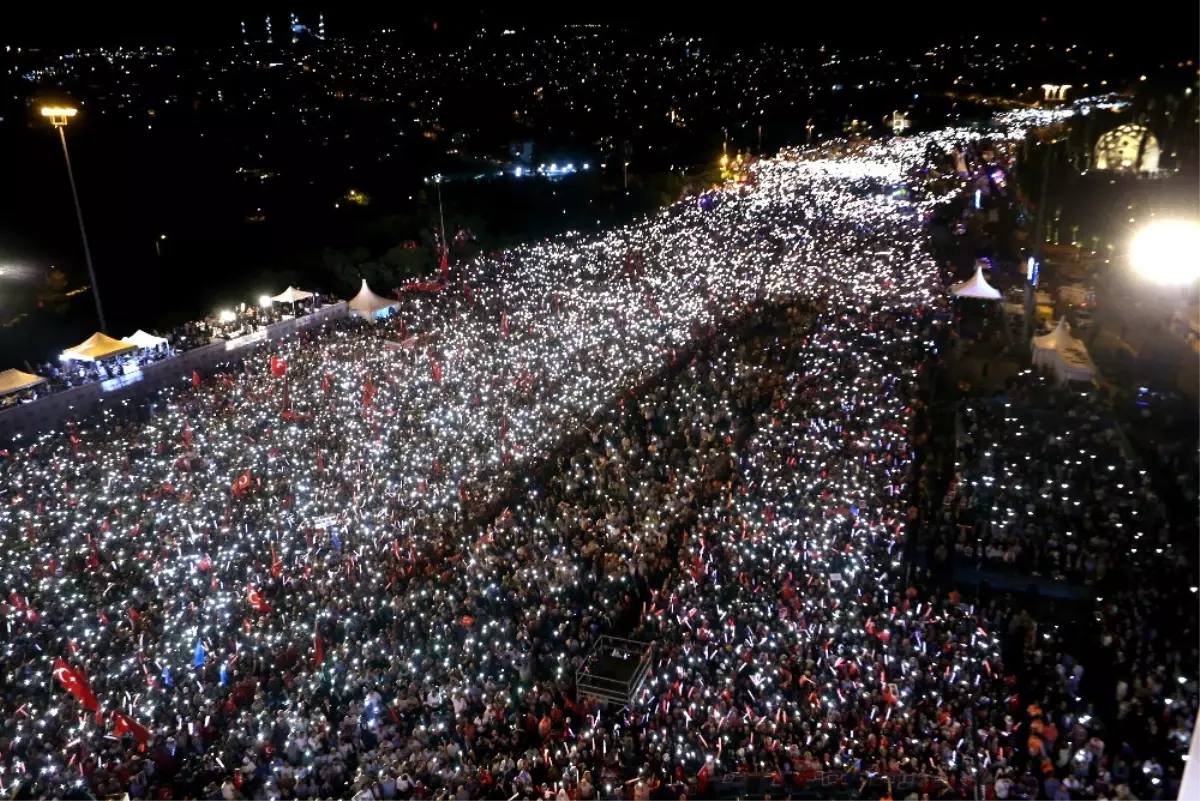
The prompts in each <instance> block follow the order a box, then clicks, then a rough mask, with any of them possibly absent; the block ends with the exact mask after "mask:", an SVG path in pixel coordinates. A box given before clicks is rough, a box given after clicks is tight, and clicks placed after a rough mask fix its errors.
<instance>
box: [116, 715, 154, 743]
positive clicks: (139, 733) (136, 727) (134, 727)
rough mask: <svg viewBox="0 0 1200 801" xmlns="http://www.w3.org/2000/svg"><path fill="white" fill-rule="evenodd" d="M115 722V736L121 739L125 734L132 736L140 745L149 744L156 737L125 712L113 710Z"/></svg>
mask: <svg viewBox="0 0 1200 801" xmlns="http://www.w3.org/2000/svg"><path fill="white" fill-rule="evenodd" d="M113 720H114V721H116V725H115V726H113V736H114V737H120V736H121V735H123V734H132V735H133V736H134V737H135V738H137V741H138V742H139V743H147V742H150V740H151V739H153V737H154V735H153V734H151V733H150V730H149V729H147V728H146V727H145V726H143V725H142V724H140V723H138V722H137V721H136V720H134V719H133V718H131V717H129V716H128V715H126V714H125V713H124V712H119V711H116V710H113Z"/></svg>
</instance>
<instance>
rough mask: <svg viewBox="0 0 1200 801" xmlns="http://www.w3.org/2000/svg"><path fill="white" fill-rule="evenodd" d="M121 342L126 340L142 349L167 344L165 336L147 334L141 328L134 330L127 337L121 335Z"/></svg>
mask: <svg viewBox="0 0 1200 801" xmlns="http://www.w3.org/2000/svg"><path fill="white" fill-rule="evenodd" d="M121 341H122V342H127V343H129V344H130V345H133V346H134V347H137V348H141V349H142V350H150V349H152V348H158V347H162V346H163V345H165V344H167V340H166V337H156V336H154V334H147V333H146V332H145V331H143V330H142V329H140V328H139V329H138V330H137V331H134V332H133V333H132V334H130V335H129V336H127V337H121Z"/></svg>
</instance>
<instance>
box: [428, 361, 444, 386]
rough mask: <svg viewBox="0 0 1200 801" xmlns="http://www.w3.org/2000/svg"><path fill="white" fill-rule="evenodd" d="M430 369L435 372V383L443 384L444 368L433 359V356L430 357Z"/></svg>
mask: <svg viewBox="0 0 1200 801" xmlns="http://www.w3.org/2000/svg"><path fill="white" fill-rule="evenodd" d="M429 367H430V369H431V370H432V371H433V383H435V384H440V383H442V366H441V365H440V364H438V360H437V359H435V358H433V356H432V355H431V356H430V357H429Z"/></svg>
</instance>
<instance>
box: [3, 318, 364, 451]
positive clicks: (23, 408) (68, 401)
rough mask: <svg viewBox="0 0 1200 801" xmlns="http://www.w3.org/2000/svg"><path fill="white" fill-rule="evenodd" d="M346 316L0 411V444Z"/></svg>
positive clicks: (213, 347) (282, 328)
mask: <svg viewBox="0 0 1200 801" xmlns="http://www.w3.org/2000/svg"><path fill="white" fill-rule="evenodd" d="M347 313H348V310H347V307H346V304H345V303H344V302H340V303H334V304H332V305H329V306H322V307H321V308H319V309H317V310H316V311H314V312H312V313H311V314H306V315H304V316H302V317H295V318H292V319H290V320H281V321H280V322H278V323H275V324H274V325H269V326H267V327H266V328H263V329H260V330H259V331H256V332H255V333H254V334H251V335H249V336H245V337H239V338H238V339H234V340H214V341H213V342H211V343H210V344H208V345H203V346H201V347H199V348H193V349H192V350H188V351H184V352H182V353H177V354H175V355H174V356H172V357H170V358H168V359H163V360H162V361H158V362H153V363H152V364H148V365H146V366H145V367H143V368H141V370H139V371H137V372H135V373H132V374H129V375H124V376H119V377H117V378H112V379H109V380H108V381H93V382H92V383H90V384H84V385H82V386H78V387H71V388H70V389H65V390H63V391H61V392H55V393H53V394H50V395H45V396H43V397H40V398H38V399H37V400H35V401H32V402H30V403H20V404H17V405H15V406H11V407H9V408H7V409H4V410H3V411H0V442H16V443H20V442H21V441H22V440H28V439H29V438H31V437H33V436H35V435H36V434H37V433H38V432H40V431H46V430H49V429H52V428H54V427H56V426H58V425H61V424H62V423H63V422H64V421H65V420H67V419H68V418H71V417H80V416H83V415H86V414H88V413H89V412H91V411H94V410H95V409H96V408H97V407H99V406H100V405H101V404H119V403H121V402H123V401H138V400H141V399H142V398H145V397H147V396H148V395H150V394H152V393H154V392H158V391H159V390H161V389H165V388H166V387H167V386H169V385H170V384H173V383H176V382H178V381H181V380H185V379H190V378H191V376H192V372H193V371H200V372H205V371H209V370H212V369H213V368H215V367H216V366H217V365H219V364H221V363H222V362H226V361H229V360H231V359H236V358H238V356H239V355H240V354H239V352H238V351H239V350H240V349H241V348H242V347H244V346H249V345H254V344H258V343H261V342H273V341H275V340H279V339H283V338H284V337H287V336H290V335H291V334H294V333H296V332H298V331H300V330H302V329H305V328H311V327H312V326H315V325H320V324H322V323H325V322H327V321H329V320H334V319H337V318H340V317H345V316H346V315H347Z"/></svg>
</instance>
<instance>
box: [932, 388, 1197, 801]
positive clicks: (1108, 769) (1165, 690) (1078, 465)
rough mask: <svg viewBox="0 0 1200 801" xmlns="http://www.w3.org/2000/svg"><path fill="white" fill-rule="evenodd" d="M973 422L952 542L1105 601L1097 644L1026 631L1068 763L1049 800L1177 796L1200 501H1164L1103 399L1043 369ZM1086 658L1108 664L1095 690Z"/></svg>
mask: <svg viewBox="0 0 1200 801" xmlns="http://www.w3.org/2000/svg"><path fill="white" fill-rule="evenodd" d="M960 420H961V429H960V432H959V443H958V446H959V447H958V455H957V460H958V461H957V469H958V474H957V475H956V482H955V485H954V487H953V488H952V490H951V492H950V494H949V496H948V498H947V503H946V506H945V510H944V514H943V516H942V518H941V520H939V521H938V532H939V537H940V545H939V546H938V547H939V548H940V549H942V550H943V551H948V550H949V549H951V548H952V549H953V551H954V554H955V556H956V558H957V559H958V560H960V562H966V563H976V564H978V563H984V564H994V563H996V562H999V563H1003V564H1004V565H1006V566H1007V567H1009V568H1010V569H1012V570H1014V571H1015V572H1017V573H1019V574H1023V575H1029V576H1033V577H1038V576H1046V577H1048V578H1052V579H1058V580H1066V581H1068V582H1073V583H1079V584H1084V585H1086V586H1088V587H1089V589H1090V590H1091V592H1092V595H1093V597H1094V598H1095V600H1096V612H1095V616H1096V620H1097V624H1098V625H1097V629H1096V631H1095V632H1089V633H1087V634H1086V635H1085V636H1084V637H1082V638H1081V637H1079V636H1078V634H1077V633H1076V636H1074V637H1073V638H1068V637H1066V636H1064V635H1065V632H1059V631H1058V627H1057V626H1054V627H1053V628H1050V629H1048V630H1043V631H1041V633H1040V635H1039V633H1038V629H1037V621H1035V620H1033V619H1029V620H1025V621H1022V623H1021V626H1022V627H1023V628H1024V629H1025V630H1026V631H1027V632H1028V635H1029V638H1030V641H1029V648H1028V649H1027V653H1026V655H1025V659H1026V660H1027V662H1028V667H1029V669H1030V671H1031V675H1032V676H1033V678H1034V680H1035V685H1036V686H1037V687H1038V688H1039V690H1040V691H1043V692H1044V693H1045V694H1046V695H1045V698H1044V699H1042V698H1039V702H1040V703H1041V706H1042V708H1044V709H1045V710H1054V712H1049V711H1047V713H1046V716H1045V719H1046V727H1047V728H1049V729H1050V730H1051V731H1052V732H1054V733H1055V735H1056V736H1055V737H1046V736H1045V735H1043V736H1042V737H1041V740H1042V744H1041V749H1042V751H1043V752H1044V754H1045V756H1046V758H1047V759H1049V760H1051V761H1052V764H1053V768H1052V769H1050V770H1047V771H1045V773H1046V777H1045V781H1046V782H1047V785H1046V786H1045V793H1046V796H1048V797H1054V794H1055V793H1056V792H1058V786H1059V785H1060V784H1063V783H1066V782H1068V781H1071V782H1072V783H1074V784H1075V785H1077V786H1075V787H1071V788H1069V791H1070V792H1073V793H1074V794H1073V795H1072V796H1071V797H1073V798H1079V797H1093V794H1102V793H1107V792H1111V791H1112V789H1113V788H1116V787H1119V786H1122V785H1123V786H1126V787H1129V786H1132V787H1133V788H1134V790H1135V791H1136V794H1137V796H1138V797H1141V798H1146V797H1155V798H1157V797H1166V798H1171V797H1174V796H1175V795H1176V794H1177V793H1178V789H1179V780H1180V772H1181V771H1180V766H1181V765H1182V759H1181V757H1182V756H1183V755H1184V754H1186V751H1187V746H1188V744H1189V743H1190V740H1191V732H1192V729H1193V727H1194V726H1195V723H1196V698H1197V695H1198V692H1200V684H1198V681H1197V673H1198V671H1200V660H1198V659H1197V656H1198V655H1197V651H1196V649H1195V645H1194V640H1195V637H1196V633H1197V627H1196V623H1197V616H1196V609H1195V607H1196V596H1195V590H1194V587H1193V586H1191V584H1192V581H1193V580H1194V574H1193V571H1194V569H1195V568H1194V565H1195V551H1194V542H1195V532H1196V529H1197V523H1198V521H1197V510H1196V506H1195V504H1194V502H1193V501H1194V496H1193V497H1192V498H1190V499H1189V498H1187V497H1186V496H1185V497H1181V498H1172V499H1170V500H1167V499H1164V498H1163V497H1160V496H1159V494H1158V493H1157V492H1156V491H1155V490H1154V489H1153V487H1152V482H1151V478H1150V475H1149V473H1148V471H1147V470H1146V469H1145V468H1144V467H1142V466H1141V464H1140V462H1138V461H1137V460H1136V459H1134V458H1132V455H1131V454H1130V453H1129V448H1130V446H1129V445H1128V444H1127V443H1125V442H1124V441H1123V439H1122V437H1121V435H1120V434H1119V433H1118V431H1117V429H1116V427H1115V424H1114V419H1113V415H1112V411H1111V409H1109V408H1107V407H1106V405H1105V403H1104V402H1103V401H1102V400H1101V398H1100V397H1099V395H1098V394H1097V393H1095V392H1094V391H1082V390H1080V389H1079V388H1078V387H1062V386H1059V385H1057V384H1056V382H1055V381H1054V379H1053V377H1052V376H1047V375H1042V374H1039V373H1038V372H1035V371H1034V370H1032V369H1030V370H1028V371H1026V372H1025V373H1023V374H1021V375H1019V376H1017V377H1016V378H1015V379H1013V380H1012V381H1010V382H1009V384H1008V387H1007V389H1006V392H1005V393H1004V394H1003V395H999V396H996V397H994V398H990V399H977V400H972V401H966V402H964V405H963V408H962V411H961V415H960ZM1170 489H1172V490H1173V489H1174V488H1173V487H1172V488H1170ZM1179 501H1182V503H1180V502H1179ZM1160 621H1161V622H1160ZM1160 626H1162V628H1163V629H1168V630H1169V631H1160V630H1159V627H1160ZM1088 639H1093V640H1094V641H1093V642H1087V640H1088ZM1077 649H1084V650H1086V651H1087V652H1088V653H1091V654H1092V655H1093V657H1094V658H1096V659H1099V660H1102V661H1101V664H1102V665H1103V673H1102V675H1098V676H1096V677H1094V678H1092V680H1091V682H1090V690H1091V691H1090V692H1083V691H1081V684H1082V677H1083V675H1084V672H1085V671H1084V665H1083V664H1081V663H1080V662H1078V661H1077V660H1076V659H1075V658H1074V657H1073V656H1072V655H1071V653H1070V651H1071V650H1077ZM1093 669H1095V668H1093ZM1084 696H1088V697H1087V698H1084ZM1051 727H1052V728H1051ZM1060 732H1061V733H1062V734H1063V735H1066V734H1067V733H1070V734H1071V736H1070V737H1067V736H1062V737H1059V736H1057V735H1058V733H1060ZM1113 737H1117V738H1119V739H1118V740H1117V742H1115V743H1113V742H1111V739H1112V738H1113ZM1105 738H1107V739H1109V740H1110V743H1109V747H1110V749H1111V750H1110V751H1109V752H1108V753H1107V754H1106V752H1105ZM1114 746H1116V747H1114ZM1164 762H1169V764H1167V765H1164V764H1163V763H1164Z"/></svg>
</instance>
